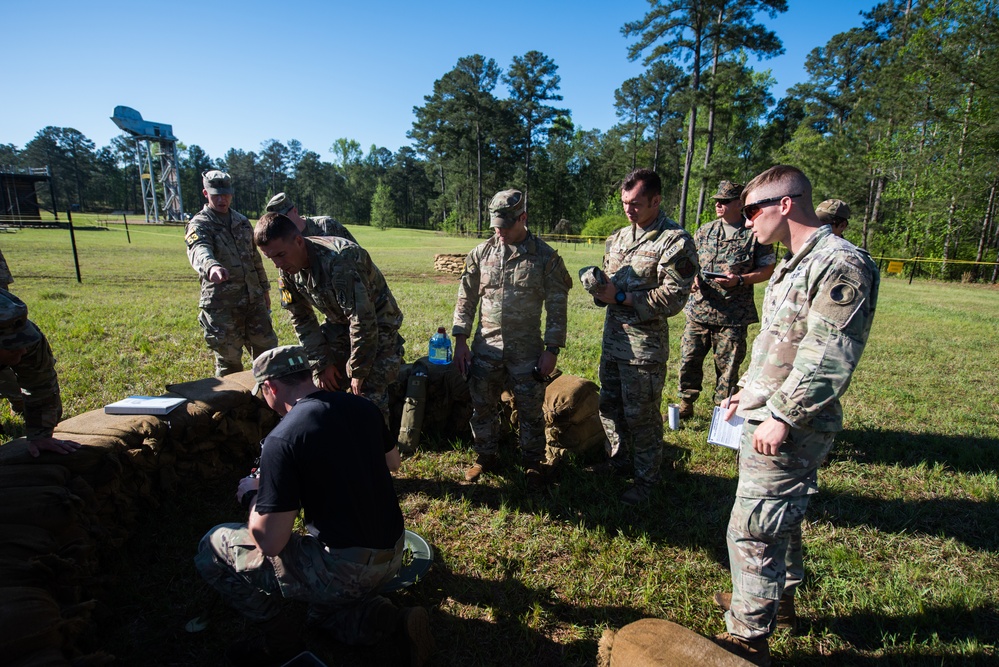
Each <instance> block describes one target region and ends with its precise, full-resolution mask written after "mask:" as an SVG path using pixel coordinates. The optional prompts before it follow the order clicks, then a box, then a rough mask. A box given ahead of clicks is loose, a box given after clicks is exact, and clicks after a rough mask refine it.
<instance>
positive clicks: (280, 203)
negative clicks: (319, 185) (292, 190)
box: [267, 192, 295, 215]
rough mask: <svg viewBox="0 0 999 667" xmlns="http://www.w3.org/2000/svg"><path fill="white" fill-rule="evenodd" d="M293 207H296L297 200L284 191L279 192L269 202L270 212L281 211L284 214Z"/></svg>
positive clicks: (268, 210) (268, 209)
mask: <svg viewBox="0 0 999 667" xmlns="http://www.w3.org/2000/svg"><path fill="white" fill-rule="evenodd" d="M293 208H295V202H293V201H292V200H291V198H290V197H288V195H286V194H285V193H283V192H279V193H277V194H276V195H274V196H273V197H271V200H270V201H269V202H267V212H268V213H280V214H281V215H284V214H285V213H287V212H288V211H290V210H291V209H293Z"/></svg>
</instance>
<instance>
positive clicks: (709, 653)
mask: <svg viewBox="0 0 999 667" xmlns="http://www.w3.org/2000/svg"><path fill="white" fill-rule="evenodd" d="M689 665H698V666H699V667H750V665H752V663H751V662H748V661H747V660H744V659H743V658H741V657H739V656H737V655H735V654H734V653H729V652H728V651H726V650H725V649H723V648H722V647H721V646H719V645H717V644H715V643H714V642H713V641H711V640H710V639H708V638H707V637H704V636H702V635H699V634H697V633H696V632H694V631H693V630H688V629H687V628H685V627H683V626H682V625H677V624H676V623H672V622H670V621H665V620H663V619H660V618H643V619H641V620H639V621H635V622H634V623H629V624H628V625H626V626H624V627H623V628H621V629H620V630H611V629H607V630H604V633H603V635H602V636H601V637H600V642H599V643H598V644H597V666H598V667H688V666H689Z"/></svg>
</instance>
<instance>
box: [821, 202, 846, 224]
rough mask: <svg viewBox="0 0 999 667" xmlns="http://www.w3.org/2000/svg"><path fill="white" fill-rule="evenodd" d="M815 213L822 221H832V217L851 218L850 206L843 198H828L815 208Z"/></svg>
mask: <svg viewBox="0 0 999 667" xmlns="http://www.w3.org/2000/svg"><path fill="white" fill-rule="evenodd" d="M815 215H817V216H819V220H821V221H822V222H831V220H830V218H841V219H843V220H849V219H850V207H849V206H847V205H846V202H845V201H843V200H842V199H827V200H825V201H824V202H822V203H821V204H819V205H818V206H817V207H816V208H815Z"/></svg>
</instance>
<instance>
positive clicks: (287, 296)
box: [278, 274, 295, 308]
mask: <svg viewBox="0 0 999 667" xmlns="http://www.w3.org/2000/svg"><path fill="white" fill-rule="evenodd" d="M278 294H279V295H280V296H281V305H282V306H284V307H285V308H287V307H288V306H290V305H291V304H292V303H294V301H295V299H294V297H293V296H292V294H291V290H289V289H288V284H287V283H286V282H285V279H284V274H278Z"/></svg>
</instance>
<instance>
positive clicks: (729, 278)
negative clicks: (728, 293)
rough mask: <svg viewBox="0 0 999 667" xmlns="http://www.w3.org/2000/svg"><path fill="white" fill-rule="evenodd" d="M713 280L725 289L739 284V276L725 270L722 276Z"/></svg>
mask: <svg viewBox="0 0 999 667" xmlns="http://www.w3.org/2000/svg"><path fill="white" fill-rule="evenodd" d="M714 281H715V282H716V283H718V284H719V285H721V286H722V287H724V288H725V289H731V288H733V287H735V286H736V285H738V284H739V276H737V275H735V274H734V273H727V272H726V273H725V277H724V278H715V279H714Z"/></svg>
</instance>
